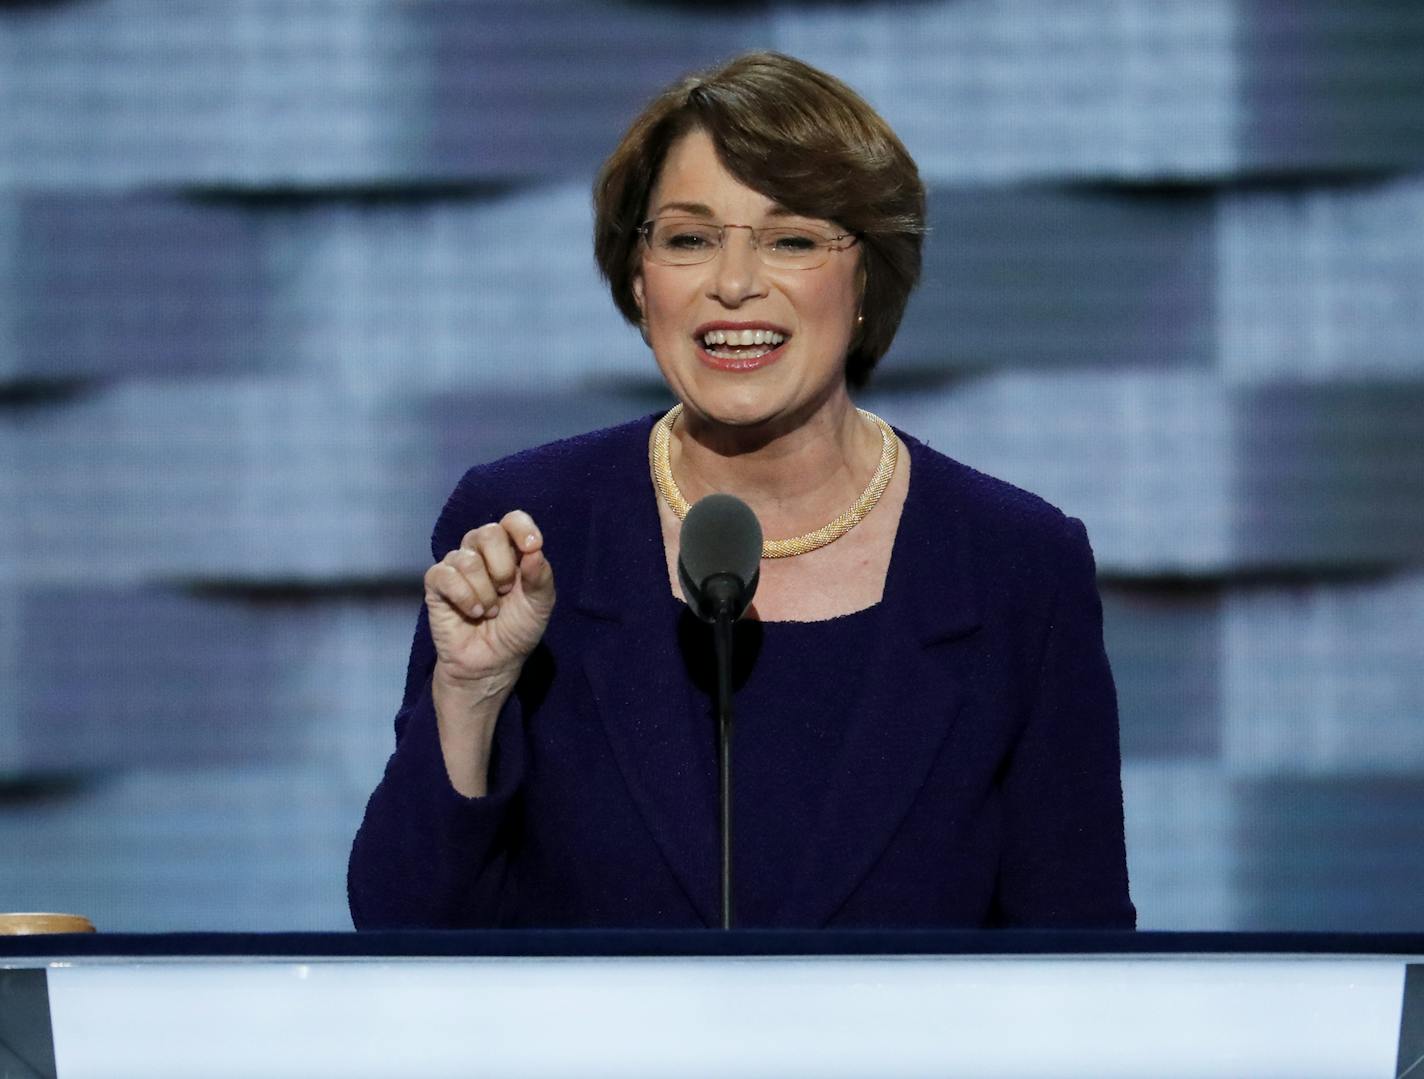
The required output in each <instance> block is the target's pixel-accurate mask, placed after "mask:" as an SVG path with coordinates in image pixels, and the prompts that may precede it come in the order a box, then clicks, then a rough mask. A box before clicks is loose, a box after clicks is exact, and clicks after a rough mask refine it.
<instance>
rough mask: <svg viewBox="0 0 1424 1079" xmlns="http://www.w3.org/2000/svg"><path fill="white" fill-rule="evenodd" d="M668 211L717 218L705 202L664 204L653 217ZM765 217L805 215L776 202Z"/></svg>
mask: <svg viewBox="0 0 1424 1079" xmlns="http://www.w3.org/2000/svg"><path fill="white" fill-rule="evenodd" d="M669 210H677V211H680V212H681V213H685V214H692V215H693V216H694V217H709V218H710V217H716V216H717V215H716V214H714V213H713V212H712V207H710V206H708V205H707V204H706V203H705V202H665V203H663V204H662V205H661V206H659V207H658V208H657V210H656V211H655V212H654V214H653V216H654V217H657V216H659V215H661V214H665V213H667V212H668V211H669ZM766 216H767V217H804V216H805V215H804V214H798V213H797V212H796V211H795V210H788V209H787V208H786V207H785V206H783V205H781V203H779V202H777V203H773V204H772V206H771V209H769V210H767V211H766Z"/></svg>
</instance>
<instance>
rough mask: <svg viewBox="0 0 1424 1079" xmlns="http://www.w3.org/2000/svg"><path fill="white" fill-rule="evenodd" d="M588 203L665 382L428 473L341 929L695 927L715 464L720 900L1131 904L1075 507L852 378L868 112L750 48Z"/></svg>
mask: <svg viewBox="0 0 1424 1079" xmlns="http://www.w3.org/2000/svg"><path fill="white" fill-rule="evenodd" d="M594 200H595V210H596V221H595V226H594V231H595V236H594V250H595V254H596V256H597V259H598V263H599V266H600V268H601V270H602V272H603V274H604V276H605V277H606V278H607V280H608V283H609V286H610V288H611V291H612V294H613V300H614V303H616V304H617V306H618V308H619V310H620V311H621V312H622V313H623V314H624V315H625V316H626V317H627V318H628V319H629V320H630V321H632V322H634V323H636V324H637V325H638V326H639V328H640V329H641V331H642V334H643V337H644V339H645V340H646V341H647V343H648V345H649V347H650V348H651V350H652V355H653V359H654V360H655V361H656V363H657V365H658V369H659V370H660V371H661V373H662V376H663V378H664V379H665V380H666V382H667V385H668V387H669V388H670V389H671V390H672V392H673V394H674V395H675V397H676V398H677V401H678V404H677V405H676V407H674V408H673V409H672V410H671V411H670V412H668V413H667V414H666V415H660V416H648V417H645V418H642V419H639V420H635V421H633V422H631V423H627V424H624V425H622V426H618V427H614V428H610V429H607V430H602V431H595V432H592V433H590V434H586V435H582V436H579V437H577V438H573V439H569V440H566V441H562V442H558V443H554V444H552V445H548V446H541V447H539V448H536V449H532V450H528V451H526V452H523V453H520V454H516V455H515V456H512V457H508V458H505V459H503V460H500V461H496V462H494V463H492V464H487V465H481V466H479V467H477V468H474V469H471V470H470V471H469V472H468V473H467V474H466V475H465V476H464V478H463V479H462V480H461V481H460V484H459V486H458V487H457V488H456V489H455V492H454V493H453V494H452V495H451V496H450V500H449V502H448V503H447V504H446V506H445V509H444V511H443V513H442V514H441V516H440V519H439V521H438V523H437V525H436V528H435V533H434V539H433V545H432V546H433V554H434V556H435V558H436V559H437V560H438V561H436V563H435V564H434V565H433V566H432V567H431V568H430V570H429V571H428V572H427V573H426V575H425V604H424V608H423V610H422V611H421V615H420V619H419V622H418V624H417V627H416V633H415V641H414V644H413V646H412V649H411V658H410V667H409V672H408V675H407V680H406V688H405V698H404V703H403V705H402V707H401V710H400V712H399V714H398V715H397V717H396V748H395V752H394V753H393V754H392V756H391V759H390V762H389V763H388V765H387V767H386V771H385V774H384V777H383V778H382V780H381V782H380V784H379V786H378V787H377V788H376V790H375V792H374V794H372V796H371V799H370V803H369V805H368V806H367V809H366V815H365V819H364V821H363V822H362V824H361V828H360V831H359V833H358V834H357V836H356V841H355V844H354V847H353V849H352V854H351V864H350V873H349V879H348V888H349V897H350V903H351V912H352V917H353V919H354V921H355V923H356V925H357V927H358V928H388V927H432V928H457V927H473V926H546V927H547V926H633V927H666V928H677V927H696V926H704V925H706V926H714V925H718V924H720V917H721V911H720V898H719V897H720V879H719V877H720V865H721V861H720V851H721V838H720V834H719V825H718V821H719V811H718V782H717V775H718V762H717V733H716V723H715V720H714V706H715V701H714V682H715V679H714V678H713V675H712V672H711V667H710V660H709V659H708V658H707V657H709V656H710V654H711V645H710V632H709V631H708V630H707V629H706V627H705V626H704V625H703V624H702V623H701V622H699V621H698V620H697V619H696V618H695V617H693V615H692V614H691V613H690V611H689V609H688V607H687V606H686V605H685V604H684V602H683V601H682V598H681V596H682V594H681V589H680V587H679V583H678V573H677V566H678V555H679V538H680V531H681V523H682V518H683V517H684V516H685V514H686V512H687V507H688V506H689V504H691V503H695V502H697V501H698V499H700V498H702V497H703V496H704V495H707V494H710V493H713V492H725V493H728V494H732V495H735V496H737V497H738V498H740V499H742V500H743V501H744V502H746V503H747V504H748V505H749V506H750V507H751V508H752V510H753V511H754V512H755V514H756V516H757V518H758V520H759V521H760V524H761V527H762V531H763V533H764V535H766V536H768V537H772V538H770V539H767V540H766V541H765V546H764V548H763V551H762V561H761V563H760V582H759V586H758V588H757V592H756V597H755V601H754V604H753V606H752V607H751V608H750V610H749V611H748V612H747V615H746V617H745V618H744V619H743V620H742V621H741V622H739V623H738V626H737V636H736V642H735V649H734V655H735V657H736V660H737V663H736V669H735V671H734V684H735V687H736V698H735V699H736V713H737V717H738V719H737V730H736V738H735V742H734V748H733V752H732V771H733V776H734V780H733V783H734V790H735V799H734V801H735V805H736V807H737V808H736V814H737V816H736V832H735V837H734V843H735V848H734V857H733V864H734V865H735V867H736V877H735V893H736V911H737V924H738V925H742V926H776V927H819V926H829V927H848V926H902V927H952V926H1040V927H1047V926H1054V927H1131V926H1132V925H1133V924H1134V921H1135V914H1134V910H1133V907H1132V904H1131V902H1130V900H1129V897H1128V886H1127V871H1126V862H1125V855H1124V846H1123V822H1122V793H1121V781H1120V775H1119V773H1120V763H1119V750H1118V730H1117V710H1116V702H1115V696H1114V691H1113V684H1112V677H1111V674H1110V673H1109V670H1108V663H1107V659H1106V656H1105V654H1104V651H1103V645H1102V625H1101V607H1100V603H1099V600H1098V595H1097V590H1096V584H1095V577H1094V566H1093V559H1092V554H1091V551H1090V549H1089V546H1088V542H1087V538H1086V536H1085V534H1084V531H1083V528H1082V525H1081V524H1079V523H1078V522H1077V521H1076V520H1073V519H1072V518H1068V517H1065V516H1064V515H1063V514H1061V513H1060V512H1058V511H1057V510H1056V509H1054V508H1053V507H1051V506H1049V505H1047V504H1046V503H1045V502H1043V501H1042V500H1040V499H1038V498H1036V497H1034V496H1033V495H1030V494H1027V493H1025V492H1023V491H1021V490H1018V489H1016V488H1014V487H1011V486H1009V485H1008V484H1005V483H1002V482H1000V481H998V480H994V479H991V478H989V477H987V476H984V475H982V474H980V473H977V472H975V471H973V470H972V469H970V468H967V467H965V466H964V465H961V464H959V463H957V462H955V461H953V460H951V459H949V458H948V457H945V456H943V455H942V454H939V453H937V452H935V451H934V450H931V449H930V448H929V447H928V446H926V445H924V444H923V443H921V442H919V441H917V440H916V439H914V438H913V437H911V436H910V435H908V434H905V433H903V432H897V431H896V430H894V429H893V428H891V427H890V426H889V425H888V424H886V423H885V422H884V421H882V420H880V419H879V418H878V417H876V416H874V415H871V414H870V413H868V412H864V411H861V410H859V409H857V408H856V406H855V405H854V403H853V402H852V399H851V396H850V391H851V390H852V389H855V388H858V387H860V386H863V385H864V384H865V383H866V381H867V379H868V378H869V377H870V374H871V371H872V369H873V368H874V367H875V365H876V362H877V361H878V360H879V359H880V357H881V356H882V355H883V354H884V353H885V352H886V350H887V349H888V348H889V346H890V343H891V340H892V338H893V337H894V334H895V331H896V328H897V327H898V325H899V322H900V317H901V315H902V313H903V311H904V309H905V304H906V301H907V299H908V297H909V294H910V291H911V289H912V288H913V287H914V284H915V282H916V279H917V277H918V274H919V267H920V248H921V242H922V238H923V234H924V188H923V185H922V184H921V182H920V179H919V175H918V172H917V170H916V167H915V163H914V161H913V160H912V159H911V158H910V156H909V154H908V153H907V152H906V150H905V148H904V147H903V146H902V145H901V143H900V141H899V140H898V139H897V138H896V136H895V135H894V133H893V132H892V131H891V130H890V129H889V127H888V126H887V125H886V124H885V122H884V121H883V120H882V119H881V118H880V117H879V116H878V115H877V114H876V113H875V112H874V111H873V110H872V109H871V108H870V107H869V106H868V105H867V104H866V103H865V102H864V101H863V100H861V99H860V98H859V97H858V96H857V95H856V94H855V93H854V92H853V91H851V90H850V89H849V88H848V87H846V86H845V85H843V84H842V83H840V82H839V81H837V80H836V79H834V78H832V77H830V76H828V75H826V74H824V73H823V72H820V71H817V70H816V69H814V68H811V67H809V66H807V65H805V64H803V63H801V62H799V61H796V60H793V59H790V58H788V57H785V56H781V55H777V54H773V53H754V54H750V55H746V56H743V57H740V58H738V59H736V60H734V61H732V62H730V63H728V64H726V65H724V66H722V67H720V68H718V69H716V70H714V71H711V72H708V73H705V74H701V75H696V76H692V77H689V78H687V79H684V80H683V81H681V82H679V83H678V84H676V85H675V86H673V87H672V88H670V89H669V90H667V91H666V92H665V93H663V94H662V95H661V96H659V97H658V98H657V99H656V100H654V101H653V102H652V104H651V105H649V106H648V108H647V109H646V110H645V111H644V112H643V114H642V115H641V116H639V117H638V119H637V120H636V121H635V122H634V123H633V125H632V127H631V128H630V129H629V130H628V132H627V134H626V135H625V136H624V137H623V140H622V141H621V142H620V143H619V145H618V147H617V148H616V149H615V150H614V152H613V154H612V156H610V157H609V159H608V160H607V161H606V162H605V164H604V166H603V168H602V170H601V171H600V173H599V176H598V179H597V182H596V185H595V192H594Z"/></svg>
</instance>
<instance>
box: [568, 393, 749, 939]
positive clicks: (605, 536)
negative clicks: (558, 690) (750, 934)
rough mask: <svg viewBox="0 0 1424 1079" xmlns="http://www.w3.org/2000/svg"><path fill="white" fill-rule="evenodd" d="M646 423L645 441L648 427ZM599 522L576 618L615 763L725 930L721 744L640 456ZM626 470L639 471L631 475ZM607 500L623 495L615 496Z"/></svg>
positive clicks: (687, 883) (697, 897) (676, 868)
mask: <svg viewBox="0 0 1424 1079" xmlns="http://www.w3.org/2000/svg"><path fill="white" fill-rule="evenodd" d="M651 424H652V420H651V419H650V420H649V423H648V424H647V425H642V424H640V425H638V428H637V430H639V431H641V432H642V434H643V435H644V436H646V435H647V433H648V431H649V430H651ZM619 457H620V459H622V460H620V466H619V468H618V471H619V473H620V474H619V475H618V476H617V477H615V478H614V481H613V482H611V483H609V484H608V485H607V486H606V487H605V486H604V485H602V484H600V488H599V500H598V501H597V502H596V503H595V504H594V507H593V510H592V513H591V525H590V533H589V536H588V546H587V559H586V563H585V575H584V580H583V584H582V588H581V590H580V593H579V595H578V597H577V600H576V604H577V607H578V609H579V610H580V611H581V612H582V613H583V614H585V615H587V616H588V617H590V618H591V619H594V620H596V621H597V623H598V624H597V625H596V626H590V632H589V638H590V639H591V640H592V642H593V643H592V644H591V645H590V646H589V647H588V648H587V649H586V650H585V653H584V657H583V667H584V671H585V674H586V676H587V679H588V683H589V687H590V689H591V691H592V695H593V702H594V706H595V708H596V710H597V712H598V715H599V718H600V720H601V721H602V723H603V726H604V730H605V731H606V732H607V735H608V741H609V743H610V745H611V747H612V750H613V756H614V758H615V760H616V761H617V762H618V768H619V770H620V772H621V773H622V778H623V781H624V783H625V785H626V786H627V788H628V791H629V794H630V795H631V796H632V798H633V800H634V802H635V803H636V805H637V807H638V810H639V813H640V814H641V816H642V818H643V821H644V823H645V824H646V825H647V828H648V831H649V833H650V834H651V836H652V838H653V841H654V843H655V844H656V846H657V848H658V850H659V851H660V852H661V854H662V856H663V858H664V860H665V861H666V862H667V864H668V866H669V868H670V869H671V870H672V873H673V875H674V876H675V877H676V878H677V881H678V883H679V884H680V885H681V886H682V889H683V891H684V892H685V893H686V894H687V898H688V900H689V902H690V903H691V904H692V906H693V907H694V908H695V910H696V911H697V914H698V916H699V917H701V919H702V920H703V922H704V923H705V924H707V925H709V926H713V925H719V924H720V923H721V909H720V899H719V894H720V886H719V884H718V876H717V874H718V865H719V861H718V859H719V851H720V846H719V844H720V840H719V837H718V835H717V820H718V813H717V770H716V743H715V740H714V738H713V732H712V731H711V730H710V729H703V728H704V727H705V724H702V723H700V722H699V720H698V716H699V714H700V713H699V712H698V711H696V710H694V709H693V708H691V707H690V706H689V688H688V685H687V680H686V678H685V677H684V675H683V661H682V657H681V654H680V652H679V649H678V636H677V622H678V615H679V613H680V606H681V605H680V604H678V603H676V602H675V601H674V600H673V599H672V597H671V595H670V592H669V583H668V576H667V561H666V555H665V552H664V549H663V543H662V526H661V524H660V522H659V518H658V512H657V503H656V501H655V499H656V497H657V495H656V492H655V491H654V489H653V485H652V481H651V479H650V477H649V475H648V471H647V468H646V464H645V462H646V457H645V456H643V455H642V453H640V452H639V450H638V448H634V449H631V450H630V452H629V454H628V455H627V457H626V458H625V456H624V455H623V454H619ZM625 461H631V462H632V463H634V464H636V465H638V466H640V467H633V466H632V464H625V463H624V462H625ZM605 492H614V493H613V494H612V495H611V496H609V495H606V494H605Z"/></svg>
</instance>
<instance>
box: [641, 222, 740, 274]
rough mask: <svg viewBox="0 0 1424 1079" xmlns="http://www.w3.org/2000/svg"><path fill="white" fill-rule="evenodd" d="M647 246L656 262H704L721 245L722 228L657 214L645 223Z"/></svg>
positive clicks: (684, 264)
mask: <svg viewBox="0 0 1424 1079" xmlns="http://www.w3.org/2000/svg"><path fill="white" fill-rule="evenodd" d="M647 237H648V250H649V251H650V252H652V255H653V258H655V259H657V260H658V261H659V262H666V263H670V264H672V265H673V266H691V265H693V264H694V263H698V262H706V261H707V260H708V259H710V258H711V257H712V256H713V255H715V254H716V253H717V249H718V248H719V247H720V246H721V245H722V230H721V229H720V228H718V227H717V226H716V225H709V224H708V223H707V222H706V221H697V220H691V219H688V220H684V219H680V218H659V219H658V220H656V221H652V222H650V223H649V229H648V232H647Z"/></svg>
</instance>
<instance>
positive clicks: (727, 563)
mask: <svg viewBox="0 0 1424 1079" xmlns="http://www.w3.org/2000/svg"><path fill="white" fill-rule="evenodd" d="M680 548H681V549H680V551H679V554H678V558H677V578H678V582H679V583H680V584H681V585H682V594H683V596H685V597H686V599H687V605H688V606H689V607H691V608H692V612H693V614H695V615H697V617H698V618H700V619H702V620H703V621H704V622H716V621H717V620H718V618H719V617H723V616H725V617H727V618H728V619H730V620H731V621H736V620H737V619H738V618H740V617H742V615H743V614H745V613H746V609H747V607H748V606H750V605H751V602H752V596H754V595H755V594H756V587H757V581H758V580H759V579H760V577H761V522H759V521H758V520H757V519H756V514H755V513H753V512H752V509H751V507H750V506H748V505H747V504H746V503H745V502H743V501H742V500H741V499H740V498H737V497H736V496H734V495H723V494H715V495H708V496H707V497H706V498H703V499H699V500H698V502H697V504H696V505H695V506H693V507H692V509H690V510H688V512H687V519H686V520H684V521H683V522H682V539H681V541H680Z"/></svg>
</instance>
